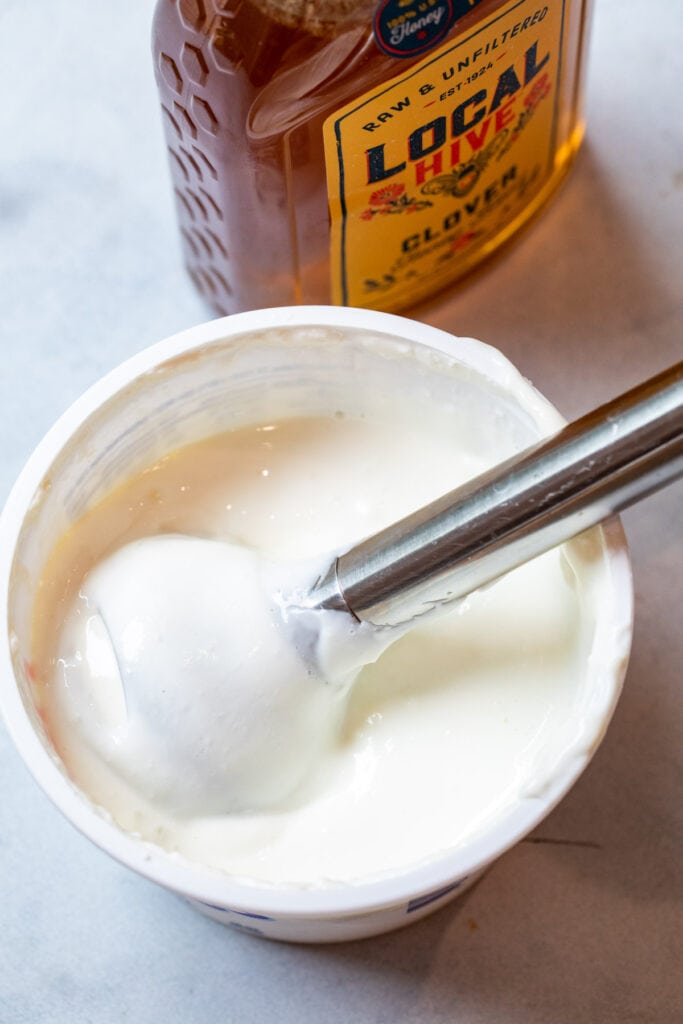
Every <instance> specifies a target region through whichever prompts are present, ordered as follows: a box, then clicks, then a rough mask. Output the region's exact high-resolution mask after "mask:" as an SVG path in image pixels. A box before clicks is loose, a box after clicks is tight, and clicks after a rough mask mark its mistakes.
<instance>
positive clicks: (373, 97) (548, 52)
mask: <svg viewBox="0 0 683 1024" xmlns="http://www.w3.org/2000/svg"><path fill="white" fill-rule="evenodd" d="M565 2H566V0H550V2H548V3H547V4H546V5H545V6H544V5H542V4H539V3H538V2H537V0H512V2H510V3H508V4H506V5H505V6H504V7H502V8H499V10H498V11H497V12H496V13H495V14H494V15H491V16H490V17H489V18H488V19H486V20H485V21H484V22H482V23H481V24H480V25H478V26H477V27H476V28H474V29H470V30H469V31H468V32H466V33H462V34H461V35H460V36H456V37H455V38H451V39H450V40H449V42H447V43H446V44H444V45H443V46H441V47H439V48H438V49H436V50H434V51H432V52H431V53H430V54H429V56H428V57H427V58H426V59H424V60H423V61H421V62H420V63H419V64H417V65H413V66H412V67H411V68H410V70H409V71H407V72H405V73H404V74H402V75H398V76H397V77H396V78H393V79H391V80H390V81H388V82H385V83H384V84H383V85H381V86H378V87H377V88H375V89H373V90H372V91H371V92H368V93H366V94H365V95H363V96H360V97H358V98H357V99H356V100H354V101H353V102H352V103H349V104H348V105H347V106H346V107H344V108H342V109H341V110H338V111H337V112H336V113H334V114H333V115H332V116H331V117H329V118H328V119H327V120H326V121H325V124H324V126H323V137H324V145H325V161H326V167H327V188H328V196H329V205H330V217H331V273H332V298H333V301H334V302H336V303H340V304H343V305H350V306H374V307H377V308H391V307H395V306H398V305H404V304H408V303H410V302H415V301H417V300H418V299H420V298H423V297H424V296H426V295H428V294H429V293H431V292H432V291H435V290H437V289H438V288H440V287H442V286H443V285H445V284H447V283H448V282H449V281H450V280H452V279H453V278H455V277H457V276H458V275H459V274H460V273H461V272H462V271H463V269H464V268H465V267H466V266H467V264H468V263H471V262H473V256H474V255H475V253H480V252H481V251H482V248H485V246H486V242H487V240H489V239H493V238H494V237H495V236H497V235H498V234H499V233H500V232H501V231H502V230H504V228H505V226H506V225H507V224H509V223H510V222H511V221H512V220H513V219H514V218H515V217H517V215H518V214H519V213H521V212H522V211H523V210H524V208H525V207H526V206H527V205H528V204H529V203H530V201H531V200H532V199H533V197H534V196H535V195H536V194H537V192H538V191H539V189H540V188H541V187H542V185H543V184H544V182H545V181H546V180H547V179H548V177H549V175H550V173H551V172H552V169H553V162H554V157H555V151H556V148H557V144H556V133H557V126H556V122H557V98H558V88H559V77H560V70H561V68H560V64H561V54H562V33H563V27H564V17H565Z"/></svg>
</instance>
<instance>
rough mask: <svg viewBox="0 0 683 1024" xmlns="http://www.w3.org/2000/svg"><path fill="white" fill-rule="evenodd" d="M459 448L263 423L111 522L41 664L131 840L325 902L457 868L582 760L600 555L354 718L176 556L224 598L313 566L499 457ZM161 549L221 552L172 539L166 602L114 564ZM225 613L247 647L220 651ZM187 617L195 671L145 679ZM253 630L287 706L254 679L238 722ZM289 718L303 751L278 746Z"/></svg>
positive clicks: (434, 632)
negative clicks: (298, 889) (460, 855)
mask: <svg viewBox="0 0 683 1024" xmlns="http://www.w3.org/2000/svg"><path fill="white" fill-rule="evenodd" d="M458 440H459V439H456V438H454V437H453V436H448V435H446V434H444V433H440V432H438V431H436V432H435V431H434V425H433V423H432V424H430V423H429V422H426V421H425V418H424V417H423V416H420V415H411V414H410V411H409V410H407V409H406V410H403V411H402V412H401V414H400V415H398V413H396V414H391V415H389V414H387V412H386V410H385V413H384V415H383V417H382V419H381V420H378V421H374V422H371V421H369V420H367V419H349V418H344V417H336V418H334V417H331V418H329V419H322V418H318V419H301V420H288V421H283V422H275V423H264V424H262V425H261V426H258V427H252V428H244V429H240V430H236V431H233V432H231V433H229V434H225V435H223V436H220V437H216V438H213V439H210V440H207V441H204V442H200V443H199V444H196V445H192V446H189V447H188V448H186V449H181V450H179V451H178V452H175V453H173V454H172V455H170V456H168V457H166V458H165V459H163V460H161V461H160V462H159V463H157V464H155V465H154V466H151V467H150V468H149V469H148V470H147V471H146V472H145V473H143V474H141V475H140V476H139V477H138V478H135V479H133V480H131V481H129V482H128V483H127V484H126V485H125V486H124V487H122V488H120V489H119V490H118V491H116V492H115V493H114V494H112V495H111V496H110V497H109V498H108V499H106V500H105V501H104V502H103V503H102V504H101V505H100V506H98V507H97V508H95V509H94V510H93V511H91V512H90V513H88V514H87V515H86V516H85V517H84V518H83V519H82V520H81V521H80V522H79V523H77V524H76V526H74V527H73V528H72V529H71V530H70V531H69V532H68V533H67V534H66V536H65V537H64V538H63V540H62V541H61V542H60V544H59V545H58V547H57V549H56V551H55V552H54V554H53V556H52V558H51V560H50V562H49V563H48V566H47V568H46V571H45V573H44V577H43V581H42V584H41V588H40V596H39V603H38V606H37V611H36V618H35V643H34V654H35V657H34V667H33V672H34V676H35V678H36V679H37V680H39V681H40V682H42V684H43V685H42V686H41V685H40V682H39V683H38V684H37V691H38V692H39V694H40V706H41V711H42V714H43V717H44V719H45V721H46V725H47V728H48V731H49V733H50V736H51V738H52V740H53V742H54V744H55V747H56V749H57V750H58V752H59V754H60V757H61V758H62V760H63V762H64V764H65V767H66V769H67V771H68V772H69V774H70V775H71V777H72V778H73V779H74V780H75V781H76V782H77V784H78V785H79V786H80V787H81V788H82V789H83V790H84V791H85V792H86V793H87V794H88V795H89V796H90V797H91V798H92V799H93V800H94V801H95V802H96V803H97V804H99V805H100V806H101V807H103V808H105V809H106V810H107V811H108V812H109V813H111V815H112V816H113V817H114V819H115V820H116V821H117V822H118V823H119V824H120V825H121V826H122V827H123V828H124V829H127V830H129V831H131V832H134V833H138V834H140V835H141V836H142V837H143V838H145V839H147V840H151V841H153V842H156V843H159V844H161V845H163V846H165V847H166V848H168V849H169V850H172V851H176V852H178V853H179V854H181V855H184V856H185V857H187V858H189V859H192V860H196V861H199V862H201V863H203V864H206V865H209V866H212V867H215V868H218V869H220V870H223V871H227V872H229V873H231V874H234V875H236V876H241V877H245V878H250V879H253V880H258V881H265V882H270V883H274V884H293V885H324V884H326V883H327V882H331V881H337V880H342V881H349V882H351V881H354V880H358V879H365V878H369V877H371V876H373V875H376V874H383V873H386V872H390V871H394V870H396V869H400V868H402V867H408V866H410V865H414V864H415V863H418V862H420V861H421V860H424V859H426V858H429V857H430V856H434V855H435V854H437V853H439V852H440V851H443V850H444V849H447V848H449V847H453V846H455V845H457V844H458V843H461V842H463V841H464V840H465V839H468V838H470V837H472V836H473V835H476V834H477V833H478V832H480V831H481V830H482V829H483V828H485V827H486V825H487V824H488V823H490V822H491V821H492V819H495V818H496V817H497V816H498V815H499V814H500V813H501V812H502V811H504V810H505V809H507V808H508V807H510V806H511V805H512V804H514V803H515V801H516V800H517V799H518V798H519V796H520V794H522V793H524V792H526V791H528V790H529V788H533V787H534V786H535V785H538V784H542V783H543V782H544V781H547V780H548V779H549V778H550V777H551V775H552V772H553V768H554V766H555V762H559V761H561V759H562V758H563V757H564V756H567V754H568V752H570V751H571V750H572V747H573V745H574V744H575V743H576V740H577V737H576V735H575V729H576V727H575V724H572V723H576V720H577V717H578V716H577V714H576V710H575V709H576V706H577V703H579V702H580V700H581V699H583V697H585V694H584V693H583V671H584V669H583V666H584V664H585V661H586V652H587V651H588V650H589V649H590V646H591V641H592V635H593V630H594V625H595V621H594V614H593V609H592V602H591V599H590V592H591V579H592V574H593V570H594V568H596V566H594V565H593V564H592V558H593V554H592V550H593V549H592V546H591V545H590V543H588V544H586V543H585V542H575V543H573V544H572V545H568V546H565V548H564V549H563V550H562V551H554V552H550V553H549V554H547V555H545V556H542V557H541V558H539V559H536V560H535V561H534V562H533V563H530V564H529V565H527V566H524V567H523V568H521V569H519V570H516V571H515V572H514V573H511V574H510V575H509V576H508V577H507V578H505V579H504V580H502V581H500V582H499V583H497V584H495V585H493V586H491V587H489V588H486V589H484V590H483V591H481V592H478V593H476V594H474V595H472V596H471V597H470V598H468V599H467V600H466V601H464V602H462V603H460V604H459V605H458V606H457V607H456V608H455V609H454V610H453V612H452V614H450V615H449V616H447V617H446V618H443V619H439V620H438V621H435V622H433V623H431V624H428V625H427V624H421V625H418V626H416V627H415V628H414V629H413V630H412V631H411V632H410V633H409V634H408V635H406V636H404V637H402V638H401V639H399V640H398V641H397V642H396V643H395V644H394V645H393V646H392V647H391V648H390V649H389V650H388V651H387V652H386V653H385V654H384V655H382V657H381V658H380V659H379V661H377V663H376V664H374V665H370V666H368V667H367V668H365V669H364V670H363V671H362V672H361V674H360V676H359V677H358V679H357V680H356V682H355V684H354V686H353V688H352V690H351V692H350V695H349V696H348V698H344V699H341V698H340V692H341V691H339V690H337V689H335V687H331V686H330V685H329V684H327V683H326V682H325V681H323V680H322V679H321V678H318V677H316V676H315V675H313V676H310V675H307V674H305V673H304V674H302V673H301V672H300V671H299V668H300V665H299V662H298V660H297V659H298V655H297V653H296V651H295V649H294V648H293V647H292V645H291V644H290V643H289V640H288V638H287V637H286V636H285V637H283V636H282V635H281V634H280V633H279V631H278V628H277V627H274V626H273V620H272V619H271V618H269V617H268V615H266V616H265V617H264V618H260V619H254V617H253V616H245V615H244V614H243V607H244V606H246V604H248V603H249V602H250V600H251V598H250V596H249V594H248V593H245V594H244V595H243V596H244V599H245V604H244V605H241V606H240V607H239V608H237V607H236V606H235V605H234V603H233V605H232V606H230V604H229V603H228V604H226V605H225V606H223V605H222V604H221V602H223V600H224V596H223V593H222V592H217V591H215V590H212V589H211V587H208V588H207V589H206V590H205V591H203V592H201V593H197V592H194V593H187V590H186V588H185V587H184V585H183V571H182V567H181V566H180V564H179V563H178V561H177V559H178V558H179V557H183V558H184V557H185V556H186V555H188V554H189V556H190V557H192V558H197V559H200V561H201V559H204V560H205V567H206V572H205V575H206V578H207V579H214V580H215V579H220V573H218V574H217V573H216V567H217V566H219V567H220V566H221V565H222V566H223V568H224V569H225V572H226V573H230V572H236V573H238V574H239V575H240V577H241V578H244V579H248V578H253V577H250V573H249V571H246V572H245V569H247V570H248V568H249V567H248V565H247V563H248V562H249V560H250V558H251V557H252V556H251V554H250V549H251V550H255V551H257V552H259V554H260V556H263V557H264V558H266V559H268V560H274V561H280V562H282V561H289V562H295V563H299V564H302V565H306V564H307V563H310V562H311V560H316V559H321V558H323V559H324V558H326V557H327V555H328V553H329V552H330V551H338V552H341V551H343V550H345V549H346V548H348V547H349V546H351V544H353V543H354V542H356V541H357V540H359V539H360V538H362V537H364V536H367V535H368V534H370V533H372V532H375V531H376V530H378V529H380V528H382V527H383V526H385V525H387V524H388V523H390V522H393V521H395V520H396V519H398V518H400V517H401V516H403V515H405V514H407V513H408V512H410V511H412V510H413V509H415V508H416V507H418V506H420V505H423V504H426V503H427V502H428V501H430V500H432V499H433V498H435V497H437V496H438V495H440V494H442V493H444V492H445V491H447V490H449V489H450V488H452V487H455V486H457V485H458V484H459V483H461V482H462V481H463V480H464V479H466V478H468V477H471V476H472V475H474V474H475V473H477V472H479V471H480V470H482V469H484V468H487V466H488V465H490V464H491V462H492V461H494V460H495V453H492V452H475V451H471V450H467V449H463V448H462V446H459V444H458ZM469 443H470V444H471V439H470V441H469ZM155 534H171V535H178V534H184V535H188V536H191V537H198V538H202V541H201V542H198V543H197V545H196V546H193V545H191V544H190V545H189V547H188V542H185V544H184V545H183V547H182V551H183V554H182V556H179V555H178V550H179V549H175V550H174V548H173V540H172V537H169V538H166V539H165V540H163V541H162V542H160V544H159V545H158V547H155V552H158V556H159V558H160V559H161V562H162V563H163V564H162V565H160V567H159V572H161V573H162V578H163V579H164V581H165V583H164V586H163V587H162V588H160V589H158V590H157V591H156V595H157V596H156V598H155V600H156V602H157V603H156V604H154V603H153V602H152V600H151V598H150V591H149V588H147V589H145V586H144V584H143V583H141V582H140V581H136V579H135V578H134V577H133V575H132V573H130V572H129V571H128V569H129V566H130V565H131V564H132V563H131V561H130V559H131V558H132V557H133V556H132V554H131V552H134V550H135V549H134V548H127V549H124V550H122V551H119V554H113V553H114V552H116V551H117V550H118V549H121V548H122V547H123V545H125V544H127V543H129V542H131V541H135V540H137V539H139V538H141V537H148V536H150V535H155ZM226 541H227V542H230V544H227V543H225V542H226ZM232 543H236V544H237V545H240V546H241V547H240V548H238V549H237V550H238V554H235V549H234V548H233V547H232V546H231V544H232ZM112 554H113V558H111V557H110V556H111V555H112ZM154 557H156V554H155V556H154ZM133 560H134V559H133ZM240 560H242V562H244V564H240ZM98 563H102V564H100V565H99V568H95V567H96V566H97V565H98ZM194 570H196V565H195V566H193V572H194ZM88 573H90V575H89V576H88V575H87V574H88ZM163 573H165V575H163ZM200 575H201V574H200ZM195 578H196V577H195ZM79 595H80V596H79ZM152 596H153V595H152ZM174 609H175V611H174ZM217 611H218V612H220V615H223V614H224V616H225V622H226V629H225V633H224V635H223V636H222V637H219V638H218V639H216V631H215V630H214V631H213V632H212V638H210V642H204V641H203V640H202V629H203V628H204V627H203V624H204V623H205V622H206V620H207V618H209V617H213V619H214V620H215V617H216V614H217ZM100 613H101V614H100ZM162 613H163V614H162ZM174 614H176V615H177V616H178V618H177V632H178V635H180V634H181V633H182V635H183V636H184V637H194V640H193V643H192V644H191V645H190V647H189V648H188V650H187V652H186V656H184V657H183V658H182V664H177V663H175V659H174V661H173V662H169V663H164V662H163V661H162V662H159V660H158V659H156V660H155V661H154V663H153V664H151V663H150V662H149V660H148V661H145V658H146V654H145V650H146V648H145V644H146V639H145V638H146V637H147V638H148V637H149V636H150V635H151V632H150V631H153V628H154V623H155V621H159V615H161V618H162V619H163V621H165V622H169V621H170V622H171V623H172V622H173V615H174ZM155 616H156V617H157V618H156V619H155ZM105 623H106V627H105ZM108 630H111V631H112V632H115V633H116V634H117V636H124V637H125V643H124V644H123V648H124V651H123V653H124V660H125V662H126V664H125V666H124V674H126V673H128V674H130V673H135V672H143V674H146V675H145V678H146V680H147V684H148V683H149V678H150V675H151V676H153V679H154V688H153V699H152V704H151V706H150V707H146V706H145V705H146V701H147V700H148V698H149V691H148V690H146V689H145V686H143V685H139V686H138V685H130V679H129V680H128V683H129V685H127V686H126V687H125V691H124V688H122V686H121V682H120V671H121V668H122V666H121V664H120V663H117V662H116V660H115V659H114V658H113V655H112V649H111V644H110V641H109V634H108ZM235 630H238V631H239V639H240V645H241V646H242V647H243V646H244V644H245V642H246V645H247V647H248V648H249V649H250V650H252V649H253V650H256V649H258V648H259V647H260V646H261V647H262V646H263V645H264V644H265V645H267V646H268V649H269V656H270V657H271V658H272V659H274V661H275V662H276V663H277V664H278V671H279V672H281V679H282V681H283V685H282V687H279V686H276V687H275V688H273V685H272V680H267V681H265V680H263V679H261V678H259V676H258V673H254V672H251V671H250V670H249V668H248V667H247V670H246V674H245V675H244V676H243V677H242V678H243V681H244V682H245V687H246V688H245V689H244V690H243V691H242V692H241V694H239V695H238V697H237V698H235V697H234V693H233V700H232V703H231V704H230V705H229V706H226V705H225V703H224V702H223V700H222V694H223V692H224V685H223V683H224V679H225V675H226V672H230V671H231V664H230V659H231V651H232V647H231V636H232V637H234V636H235V632H234V631H235ZM231 631H232V632H231ZM245 631H246V635H245ZM121 655H122V652H121V651H119V662H120V660H121ZM155 658H156V655H155ZM234 668H235V666H232V669H234ZM250 691H251V693H250ZM252 697H253V700H252V699H251V698H252ZM166 698H168V700H166ZM273 700H275V702H276V704H277V702H278V701H281V702H282V703H281V704H280V705H278V706H276V707H275V708H273V704H272V702H273ZM212 709H213V713H212ZM283 709H284V712H285V717H286V719H287V733H286V736H285V737H284V738H283V737H282V736H281V735H278V736H275V735H272V734H270V733H269V725H268V723H269V722H270V721H271V716H274V717H272V721H281V720H282V712H283ZM235 751H237V754H238V756H236V755H235Z"/></svg>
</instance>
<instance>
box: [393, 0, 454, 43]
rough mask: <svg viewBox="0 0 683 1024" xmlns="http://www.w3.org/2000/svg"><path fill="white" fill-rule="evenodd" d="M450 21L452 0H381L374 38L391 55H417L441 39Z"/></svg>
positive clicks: (452, 16) (452, 14)
mask: <svg viewBox="0 0 683 1024" xmlns="http://www.w3.org/2000/svg"><path fill="white" fill-rule="evenodd" d="M453 21H454V11H453V0H415V2H411V0H382V3H380V4H379V6H378V7H377V10H376V11H375V17H374V20H373V30H374V34H375V41H376V42H377V45H378V46H379V48H380V50H384V52H385V53H388V54H389V55H390V56H392V57H416V56H418V55H419V54H420V53H424V52H425V51H426V50H430V49H431V48H432V46H436V44H437V43H440V42H441V40H442V39H443V38H444V36H445V35H446V33H447V32H448V30H449V28H450V27H451V25H452V24H453Z"/></svg>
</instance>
